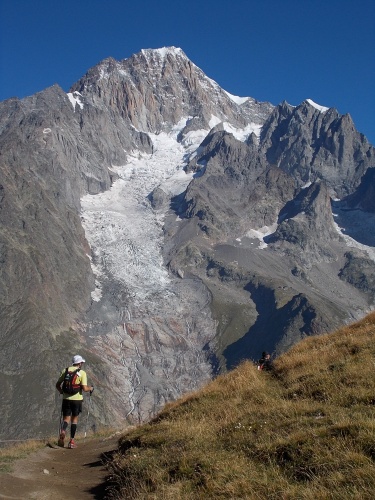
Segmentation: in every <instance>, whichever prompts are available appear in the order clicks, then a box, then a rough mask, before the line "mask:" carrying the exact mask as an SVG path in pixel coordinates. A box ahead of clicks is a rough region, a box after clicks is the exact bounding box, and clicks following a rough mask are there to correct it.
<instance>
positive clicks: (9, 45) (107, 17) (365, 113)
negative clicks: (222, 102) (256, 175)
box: [0, 0, 375, 145]
mask: <svg viewBox="0 0 375 500" xmlns="http://www.w3.org/2000/svg"><path fill="white" fill-rule="evenodd" d="M172 45H173V46H176V47H181V48H182V49H183V50H184V52H185V53H186V55H187V56H188V57H189V58H190V59H191V60H192V61H193V62H194V63H195V64H196V65H197V66H199V67H200V68H201V69H202V70H203V71H204V72H205V73H206V74H207V75H208V76H209V77H210V78H212V79H214V80H215V81H216V82H217V83H218V84H219V85H221V87H223V88H224V89H225V90H227V91H228V92H230V93H231V94H234V95H238V96H251V97H254V98H255V99H258V100H260V101H270V102H271V103H272V104H278V103H280V102H281V101H283V100H284V99H285V100H286V101H288V102H289V103H290V104H293V105H296V104H299V103H300V102H301V101H303V100H304V99H306V98H310V99H312V100H313V101H315V102H317V103H318V104H321V105H323V106H328V107H335V108H337V109H338V111H339V113H341V114H345V113H350V115H351V116H352V118H353V120H354V123H355V125H356V128H357V129H358V130H359V131H360V132H362V133H364V134H365V135H366V136H367V138H368V139H369V140H370V142H371V143H372V144H374V145H375V119H374V117H375V0H257V1H253V0H238V1H236V0H232V1H229V0H215V1H214V0H199V1H197V0H190V1H189V0H174V1H170V0H133V1H128V0H80V1H77V0H64V1H58V0H38V1H34V2H33V1H31V0H0V71H1V72H0V100H4V99H6V98H8V97H12V96H18V97H25V96H27V95H31V94H34V93H35V92H38V91H40V90H43V89H45V88H46V87H49V86H50V85H53V84H54V83H58V84H59V85H60V86H61V87H62V88H63V89H64V90H65V91H68V90H69V88H70V86H71V85H72V84H73V83H74V82H76V81H77V80H78V79H79V78H80V77H81V76H83V75H84V74H85V73H86V71H87V70H88V69H89V68H90V67H92V66H94V65H95V64H97V63H99V62H100V61H101V60H102V59H104V58H106V57H109V56H112V57H114V58H115V59H119V60H121V59H125V58H128V57H130V56H131V55H132V54H134V53H136V52H139V51H140V50H141V49H146V48H160V47H165V46H172Z"/></svg>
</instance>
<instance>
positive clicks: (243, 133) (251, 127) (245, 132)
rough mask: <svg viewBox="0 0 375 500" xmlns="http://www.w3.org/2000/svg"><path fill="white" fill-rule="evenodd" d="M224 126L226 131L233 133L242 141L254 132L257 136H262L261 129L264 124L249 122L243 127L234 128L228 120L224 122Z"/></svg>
mask: <svg viewBox="0 0 375 500" xmlns="http://www.w3.org/2000/svg"><path fill="white" fill-rule="evenodd" d="M223 126H224V130H225V131H226V132H229V133H231V134H233V136H234V137H235V138H236V139H237V140H239V141H242V142H243V141H245V140H246V139H247V138H248V137H249V135H251V134H252V133H253V132H254V134H255V135H256V136H257V137H260V131H261V128H262V125H259V124H258V123H249V124H248V125H247V126H246V127H245V128H243V129H238V128H234V127H233V126H232V125H230V124H229V123H226V122H224V123H223Z"/></svg>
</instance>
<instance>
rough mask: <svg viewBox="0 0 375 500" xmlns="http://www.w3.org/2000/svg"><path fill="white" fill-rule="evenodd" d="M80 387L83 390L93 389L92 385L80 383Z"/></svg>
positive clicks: (89, 390)
mask: <svg viewBox="0 0 375 500" xmlns="http://www.w3.org/2000/svg"><path fill="white" fill-rule="evenodd" d="M81 387H82V390H83V391H84V392H91V391H93V390H94V387H93V386H92V385H81Z"/></svg>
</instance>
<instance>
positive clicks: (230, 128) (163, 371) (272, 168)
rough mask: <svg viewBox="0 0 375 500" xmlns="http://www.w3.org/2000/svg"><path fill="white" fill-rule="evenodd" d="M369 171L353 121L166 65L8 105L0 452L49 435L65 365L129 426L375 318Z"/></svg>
mask: <svg viewBox="0 0 375 500" xmlns="http://www.w3.org/2000/svg"><path fill="white" fill-rule="evenodd" d="M374 158H375V150H374V147H373V146H372V145H371V144H369V142H368V141H367V139H366V138H365V137H364V136H363V135H362V134H360V133H359V132H358V131H357V130H356V129H355V126H354V124H353V122H352V119H351V118H350V116H349V115H344V116H341V115H340V114H339V113H338V112H337V110H335V109H333V108H323V107H322V106H319V105H317V104H315V103H314V102H313V101H311V100H310V99H307V100H306V101H304V102H302V103H301V104H300V105H298V106H291V105H289V104H288V103H286V102H283V103H281V104H279V105H278V106H274V105H272V104H270V103H267V102H259V101H257V100H256V99H254V98H251V97H248V98H238V97H236V96H233V95H231V94H229V93H228V92H226V91H225V90H223V89H222V88H221V87H220V86H219V85H218V84H217V83H216V82H214V81H213V80H212V79H210V78H209V77H207V76H206V75H205V74H204V73H203V71H202V70H201V69H199V68H198V67H197V66H196V65H195V64H194V63H193V62H191V61H190V60H189V59H188V57H187V56H186V55H185V54H184V52H183V51H182V50H181V49H178V48H175V47H168V48H162V49H157V50H152V49H147V50H142V51H141V52H140V53H138V54H135V55H133V56H132V57H130V58H128V59H125V60H123V61H116V60H114V59H112V58H109V59H106V60H104V61H102V62H101V63H99V64H98V65H97V66H95V67H93V68H91V69H90V70H89V71H88V72H87V73H86V75H84V76H83V77H82V78H81V79H80V80H79V81H78V82H76V83H75V84H74V85H72V87H71V89H70V91H69V92H68V93H66V92H64V91H63V90H62V89H61V88H60V87H59V86H58V85H55V86H53V87H50V88H48V89H46V90H44V91H42V92H40V93H38V94H35V95H34V96H31V97H28V98H26V99H22V100H20V99H16V98H14V99H9V100H7V101H4V102H2V103H0V172H1V177H0V263H1V266H0V283H1V295H0V297H1V299H0V318H1V331H0V366H1V368H0V383H1V387H2V398H1V402H0V405H1V408H0V410H1V412H0V414H1V419H0V424H1V425H0V435H1V436H2V437H3V438H4V439H9V438H11V437H14V436H17V437H34V436H41V435H43V436H44V435H45V434H46V432H47V433H48V432H49V431H50V432H54V431H55V429H56V423H57V421H58V417H59V412H60V404H61V401H60V400H59V398H58V395H57V393H56V394H55V393H54V383H55V379H56V378H57V376H58V374H59V371H60V370H61V369H62V368H63V367H64V366H67V365H68V364H69V362H70V357H71V355H72V354H75V353H78V352H79V353H80V354H82V355H83V356H84V357H85V358H86V360H87V371H88V375H89V378H90V380H91V381H92V383H93V384H94V386H95V387H96V390H95V398H93V408H92V415H93V417H94V418H95V421H96V424H97V425H112V426H114V425H119V424H122V425H124V423H125V422H129V423H133V422H141V421H146V420H148V419H149V418H150V417H152V416H153V415H154V414H155V413H156V412H157V411H158V410H159V409H160V408H161V407H162V406H163V405H164V404H165V403H166V402H167V401H170V400H173V399H175V398H177V397H179V396H181V395H182V394H184V393H185V392H187V391H191V390H194V389H196V388H197V387H200V386H201V385H202V384H203V383H204V382H205V381H207V380H209V379H210V378H212V377H213V376H214V375H215V374H217V373H218V372H222V371H225V370H227V369H231V368H233V367H235V366H236V365H237V364H238V363H239V362H240V361H241V360H242V359H257V358H258V357H259V355H260V353H261V352H262V351H263V350H269V351H272V352H274V353H275V354H279V353H281V352H283V351H285V350H286V349H288V348H289V347H290V346H292V345H293V344H294V343H295V342H297V341H298V340H300V339H301V338H303V337H305V336H307V335H316V334H319V333H322V332H326V331H329V330H332V329H333V328H335V327H337V326H339V325H342V324H345V323H347V322H349V321H352V320H354V319H356V318H359V317H361V316H363V315H364V314H365V313H366V312H367V311H369V310H371V309H373V308H374V293H375V284H374V283H375V282H374V276H375V263H374V260H375V252H374V247H375V240H374V236H373V235H374V231H373V229H374V227H375V215H374V212H375V210H374V196H373V194H374V186H375V184H374V182H375V176H374V169H375V161H374ZM46 408H47V410H46ZM30 415H33V416H34V417H33V418H32V419H30V417H29V416H30Z"/></svg>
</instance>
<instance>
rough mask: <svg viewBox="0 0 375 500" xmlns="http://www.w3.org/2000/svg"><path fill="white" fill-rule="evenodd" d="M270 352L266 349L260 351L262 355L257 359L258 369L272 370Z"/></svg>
mask: <svg viewBox="0 0 375 500" xmlns="http://www.w3.org/2000/svg"><path fill="white" fill-rule="evenodd" d="M272 368H273V366H272V361H271V354H269V353H268V352H266V351H263V352H262V357H261V358H260V360H259V361H258V370H265V371H270V370H272Z"/></svg>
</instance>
